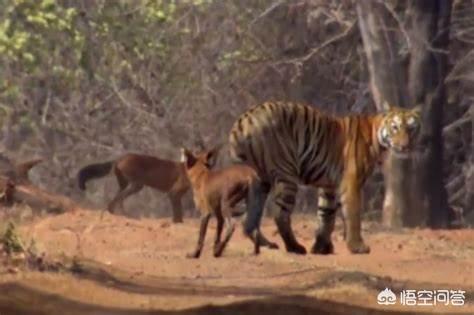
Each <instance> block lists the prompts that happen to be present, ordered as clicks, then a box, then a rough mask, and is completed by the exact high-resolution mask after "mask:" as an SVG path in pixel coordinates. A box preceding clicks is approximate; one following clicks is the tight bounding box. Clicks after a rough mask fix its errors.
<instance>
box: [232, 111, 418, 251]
mask: <svg viewBox="0 0 474 315" xmlns="http://www.w3.org/2000/svg"><path fill="white" fill-rule="evenodd" d="M395 112H397V113H399V114H394V113H395ZM394 115H395V116H394ZM405 116H406V117H415V118H414V119H415V123H416V124H417V123H418V116H417V114H415V113H412V111H409V110H403V109H396V110H395V111H390V112H389V113H386V114H376V115H352V116H345V117H333V116H330V115H328V114H325V113H323V112H320V111H319V110H317V109H315V108H313V107H311V106H308V105H302V104H294V103H284V102H266V103H264V104H261V105H259V106H256V107H254V108H252V109H250V110H248V111H247V112H246V113H244V114H243V115H242V116H241V117H240V118H239V119H238V120H237V121H236V123H235V124H234V126H233V128H232V130H231V132H230V138H229V142H230V153H231V157H232V158H233V160H234V161H235V162H241V163H246V164H249V165H251V166H253V167H254V168H255V169H256V170H257V172H258V173H259V176H260V177H261V179H262V180H263V181H264V182H265V183H266V184H267V186H268V187H269V188H270V189H269V190H268V191H267V193H268V192H270V191H271V195H272V198H271V201H272V202H271V203H270V205H269V206H270V207H272V208H273V209H272V210H276V211H272V212H274V213H277V214H278V215H277V217H276V223H277V226H278V229H279V232H280V235H281V236H282V238H283V240H284V242H285V246H286V248H287V250H288V251H291V252H296V253H301V254H304V253H306V249H305V248H304V247H303V246H302V245H300V244H299V243H298V242H297V241H296V238H295V237H294V234H293V232H292V230H291V222H290V214H291V212H292V210H293V208H294V204H295V196H296V192H297V185H298V184H305V185H312V186H315V187H318V188H320V191H321V193H320V197H319V201H318V218H319V221H320V222H319V223H320V224H319V230H318V232H317V234H316V242H315V244H314V246H313V249H312V252H314V253H323V254H327V253H331V252H332V251H333V246H332V243H331V233H332V231H333V229H334V220H335V213H336V210H337V207H338V198H337V197H339V199H340V201H341V203H342V206H343V211H344V214H345V217H346V219H347V221H348V226H347V239H346V240H347V243H348V247H349V249H350V250H351V251H352V252H353V253H367V252H369V247H368V246H367V245H365V244H364V242H363V240H362V237H361V233H360V198H361V197H360V190H361V187H362V185H363V183H364V181H365V180H366V178H367V177H368V175H369V174H370V173H371V171H372V169H373V167H374V166H375V164H376V162H377V161H378V160H379V159H380V158H381V156H382V153H383V152H384V151H385V149H386V148H388V147H391V145H394V146H398V147H399V149H400V148H401V149H402V151H403V150H405V148H406V147H408V146H409V145H410V144H411V142H412V141H411V140H412V139H413V138H414V136H415V132H413V133H412V131H410V132H408V131H409V130H407V128H400V130H402V131H403V132H402V133H403V135H402V134H397V135H395V134H393V133H390V132H389V131H387V130H385V129H383V128H382V129H381V126H382V125H384V124H387V122H391V121H392V120H393V117H398V118H397V121H398V122H400V124H399V125H406V124H404V123H405V120H406V117H405ZM410 122H411V123H413V121H412V120H410ZM400 127H403V126H400ZM413 131H417V130H415V128H413ZM395 136H397V137H398V138H397V137H395ZM394 139H395V140H394ZM397 139H398V140H397ZM387 141H388V142H387ZM390 141H392V142H396V143H391V142H390ZM397 141H398V142H397ZM389 142H390V143H389ZM402 142H403V143H402ZM400 143H401V144H400ZM256 224H257V225H258V224H259V223H258V222H248V226H247V230H248V231H247V232H250V230H251V229H254V228H255V225H256Z"/></svg>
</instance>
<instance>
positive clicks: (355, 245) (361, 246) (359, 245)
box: [347, 240, 370, 254]
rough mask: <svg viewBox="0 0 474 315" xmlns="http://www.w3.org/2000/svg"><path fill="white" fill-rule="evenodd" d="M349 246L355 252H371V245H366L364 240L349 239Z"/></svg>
mask: <svg viewBox="0 0 474 315" xmlns="http://www.w3.org/2000/svg"><path fill="white" fill-rule="evenodd" d="M347 248H348V249H349V251H350V252H351V253H353V254H368V253H370V247H369V246H368V245H365V243H364V241H362V240H360V241H349V242H347Z"/></svg>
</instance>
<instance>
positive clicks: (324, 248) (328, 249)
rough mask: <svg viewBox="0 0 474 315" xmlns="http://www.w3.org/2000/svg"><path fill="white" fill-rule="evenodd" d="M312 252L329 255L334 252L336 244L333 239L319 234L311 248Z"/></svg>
mask: <svg viewBox="0 0 474 315" xmlns="http://www.w3.org/2000/svg"><path fill="white" fill-rule="evenodd" d="M311 253H312V254H320V255H328V254H333V253H334V245H333V244H332V242H331V241H329V240H327V239H325V238H323V237H322V236H320V235H318V236H317V237H316V241H315V242H314V245H313V247H312V248H311Z"/></svg>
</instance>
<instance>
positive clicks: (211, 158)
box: [206, 144, 222, 167]
mask: <svg viewBox="0 0 474 315" xmlns="http://www.w3.org/2000/svg"><path fill="white" fill-rule="evenodd" d="M221 148H222V145H221V144H219V145H217V146H215V147H214V149H212V150H209V151H208V152H207V155H206V161H207V163H206V164H207V165H208V166H209V167H214V166H215V165H216V163H217V157H218V156H219V151H220V150H221Z"/></svg>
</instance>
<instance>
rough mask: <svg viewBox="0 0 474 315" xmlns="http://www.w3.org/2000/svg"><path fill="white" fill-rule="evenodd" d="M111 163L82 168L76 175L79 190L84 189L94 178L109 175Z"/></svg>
mask: <svg viewBox="0 0 474 315" xmlns="http://www.w3.org/2000/svg"><path fill="white" fill-rule="evenodd" d="M113 163H114V162H113V161H109V162H104V163H97V164H90V165H87V166H84V167H83V168H81V169H80V170H79V172H78V173H77V183H78V185H79V188H80V189H81V190H85V189H86V183H87V182H88V181H89V180H91V179H94V178H101V177H104V176H106V175H108V174H109V173H110V171H111V170H112V165H113Z"/></svg>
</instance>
